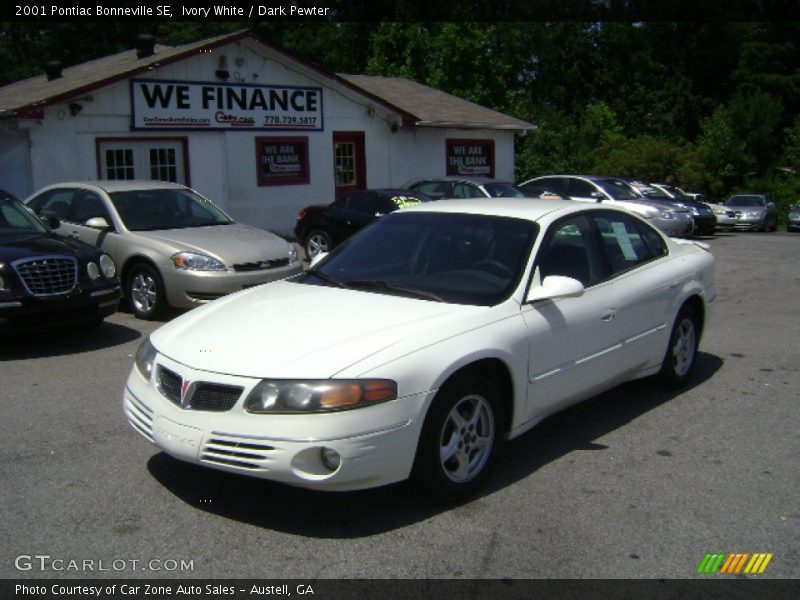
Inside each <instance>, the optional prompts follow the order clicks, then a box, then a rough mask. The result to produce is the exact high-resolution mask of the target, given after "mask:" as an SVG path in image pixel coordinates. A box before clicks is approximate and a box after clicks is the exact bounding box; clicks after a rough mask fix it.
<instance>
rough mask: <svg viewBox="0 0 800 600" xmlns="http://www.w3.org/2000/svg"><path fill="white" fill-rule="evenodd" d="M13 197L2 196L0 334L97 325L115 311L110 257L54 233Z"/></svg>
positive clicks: (115, 281)
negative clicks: (60, 326) (79, 325)
mask: <svg viewBox="0 0 800 600" xmlns="http://www.w3.org/2000/svg"><path fill="white" fill-rule="evenodd" d="M49 220H50V221H51V222H50V223H49V224H48V225H45V223H44V222H42V221H41V220H39V218H37V217H36V216H35V215H34V214H33V213H32V212H31V211H30V210H28V209H27V208H26V207H25V205H23V204H22V203H21V202H19V201H18V200H16V199H13V198H9V197H0V332H1V333H15V332H17V331H26V330H31V329H41V328H48V327H53V326H57V325H67V324H69V325H78V324H89V325H97V324H100V323H101V322H102V321H103V319H104V318H105V317H107V316H108V315H110V314H111V313H113V312H114V311H116V310H117V306H118V304H119V297H120V288H119V280H118V279H117V277H116V268H115V266H114V261H113V260H111V257H110V256H108V255H107V254H104V253H103V252H101V251H100V250H98V249H97V248H95V247H93V246H89V245H88V244H84V243H83V242H79V241H78V240H73V239H70V238H65V237H62V236H59V235H56V234H55V233H53V231H52V229H51V227H52V226H57V225H58V223H57V219H54V218H50V219H49Z"/></svg>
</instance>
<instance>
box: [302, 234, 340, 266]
mask: <svg viewBox="0 0 800 600" xmlns="http://www.w3.org/2000/svg"><path fill="white" fill-rule="evenodd" d="M332 248H333V241H332V240H331V236H329V235H328V234H327V233H326V232H325V231H322V230H321V229H317V230H314V231H312V232H311V233H309V234H308V236H306V243H305V251H306V257H307V258H308V260H309V261H311V260H313V259H314V257H316V256H317V254H322V253H324V252H330V251H331V249H332Z"/></svg>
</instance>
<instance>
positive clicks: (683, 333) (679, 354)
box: [658, 306, 700, 389]
mask: <svg viewBox="0 0 800 600" xmlns="http://www.w3.org/2000/svg"><path fill="white" fill-rule="evenodd" d="M699 322H700V321H699V319H698V318H697V314H696V313H695V311H694V309H693V308H692V307H690V306H684V307H683V308H682V309H681V310H680V312H679V313H678V316H677V317H676V318H675V323H674V324H673V326H672V333H671V334H670V337H669V346H668V347H667V353H666V355H665V356H664V361H663V362H662V363H661V370H660V371H659V373H658V379H659V381H660V382H661V384H662V385H663V386H664V387H666V388H669V389H678V388H681V387H683V386H684V385H686V383H687V382H688V381H689V379H691V377H692V374H693V372H694V367H695V363H696V362H697V347H698V344H699V341H700V327H699Z"/></svg>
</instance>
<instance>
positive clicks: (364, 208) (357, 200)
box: [347, 192, 377, 215]
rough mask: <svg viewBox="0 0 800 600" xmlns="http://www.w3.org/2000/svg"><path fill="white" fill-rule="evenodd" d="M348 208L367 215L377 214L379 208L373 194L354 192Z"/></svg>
mask: <svg viewBox="0 0 800 600" xmlns="http://www.w3.org/2000/svg"><path fill="white" fill-rule="evenodd" d="M347 207H348V208H349V209H350V210H355V211H357V212H360V213H365V214H370V215H371V214H375V212H376V210H377V208H376V207H375V201H374V197H373V195H372V194H370V193H369V192H354V193H353V194H352V195H351V196H350V202H349V203H348V205H347Z"/></svg>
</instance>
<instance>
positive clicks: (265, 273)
mask: <svg viewBox="0 0 800 600" xmlns="http://www.w3.org/2000/svg"><path fill="white" fill-rule="evenodd" d="M302 271H303V263H302V261H300V260H298V261H297V262H296V263H294V264H291V265H288V266H286V267H281V268H277V269H262V270H256V271H245V272H235V271H231V270H228V271H189V270H180V269H176V268H175V267H174V266H172V264H169V265H168V266H162V269H161V274H162V276H163V278H164V288H165V289H166V293H167V302H168V303H169V305H170V306H173V307H175V308H194V307H195V306H200V305H201V304H205V303H206V302H210V301H211V300H216V299H217V298H221V297H222V296H226V295H228V294H232V293H234V292H239V291H241V290H244V289H247V288H250V287H253V286H256V285H261V284H262V283H269V282H271V281H277V280H279V279H286V278H287V277H291V276H292V275H297V274H298V273H301V272H302Z"/></svg>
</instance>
